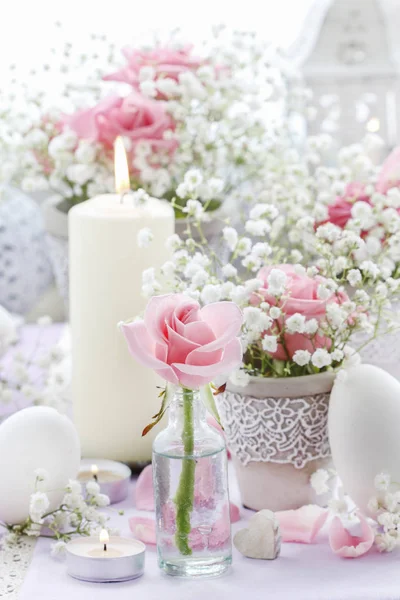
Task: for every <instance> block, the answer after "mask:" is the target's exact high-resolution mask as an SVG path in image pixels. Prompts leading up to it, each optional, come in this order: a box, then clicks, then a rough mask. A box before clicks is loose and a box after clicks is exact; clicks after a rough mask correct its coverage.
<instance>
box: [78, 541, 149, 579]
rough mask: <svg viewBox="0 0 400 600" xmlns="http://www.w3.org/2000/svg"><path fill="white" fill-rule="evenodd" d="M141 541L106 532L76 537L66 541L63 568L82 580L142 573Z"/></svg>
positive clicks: (142, 555) (132, 575)
mask: <svg viewBox="0 0 400 600" xmlns="http://www.w3.org/2000/svg"><path fill="white" fill-rule="evenodd" d="M145 550H146V547H145V545H144V544H143V543H142V542H140V541H139V540H130V539H128V538H123V537H118V536H111V537H109V536H108V533H107V531H106V530H105V529H102V530H101V532H100V536H99V537H98V538H97V537H94V536H92V537H88V538H77V539H74V540H72V542H69V543H68V544H67V570H68V573H69V575H71V577H75V579H81V580H82V581H93V582H97V583H102V582H103V583H106V582H111V581H127V580H128V579H135V578H136V577H140V575H142V574H143V570H144V559H145Z"/></svg>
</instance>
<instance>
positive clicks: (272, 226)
mask: <svg viewBox="0 0 400 600" xmlns="http://www.w3.org/2000/svg"><path fill="white" fill-rule="evenodd" d="M249 222H251V223H252V224H253V223H258V222H261V223H262V228H263V231H265V232H266V231H268V232H269V233H264V234H263V235H262V236H261V237H262V241H259V239H258V238H259V235H258V231H256V233H255V234H249V228H248V226H247V225H248V223H249ZM277 227H285V228H286V227H288V222H287V215H286V213H283V212H281V211H280V210H279V209H278V207H277V206H275V205H274V204H272V203H270V202H266V201H265V202H258V203H257V204H255V206H254V207H253V208H251V210H250V214H249V218H248V220H247V221H246V222H245V224H244V227H243V228H242V230H239V229H238V228H235V227H233V226H232V225H231V224H229V223H228V224H226V225H225V226H224V227H223V229H222V245H221V247H220V249H219V251H215V250H213V248H212V247H211V246H210V245H209V244H208V243H207V240H206V239H205V237H204V234H203V230H202V224H201V221H195V223H194V225H193V226H190V225H188V230H187V232H186V238H185V239H184V238H180V237H179V236H178V235H176V234H174V235H173V236H171V238H169V239H168V241H167V250H168V251H169V252H170V257H169V259H168V260H167V261H166V262H165V263H164V265H163V266H162V268H161V272H160V273H157V272H156V270H155V269H154V268H150V269H147V270H146V271H145V272H144V273H143V294H144V295H145V296H147V297H150V296H152V295H154V294H159V293H166V292H180V293H185V294H187V295H189V296H190V297H192V298H193V299H195V300H198V301H199V302H200V303H201V304H203V305H205V304H209V303H212V302H218V301H220V300H231V301H233V302H235V303H237V304H238V305H239V306H240V307H241V308H242V309H243V314H244V325H243V331H242V346H243V352H244V371H242V370H241V371H239V372H238V373H235V374H234V375H233V379H234V380H235V382H236V384H238V385H239V383H238V382H240V381H241V382H242V383H244V384H245V382H246V381H247V378H246V377H245V374H246V373H247V374H251V375H264V376H274V377H279V376H296V375H305V374H313V373H319V372H321V371H326V370H332V369H337V368H338V367H339V366H341V365H344V364H345V363H350V362H354V361H355V360H356V358H357V354H355V351H354V349H353V348H352V347H351V342H352V339H353V336H354V334H355V333H357V332H361V333H363V335H365V336H367V338H368V337H370V338H372V337H373V336H374V335H376V331H377V323H378V315H382V314H383V313H384V312H385V311H387V312H389V311H390V306H391V305H390V297H391V296H392V294H393V293H394V291H395V289H397V283H396V281H397V280H394V279H393V278H389V280H387V281H386V283H383V281H381V282H380V283H379V284H377V285H376V286H375V287H374V288H372V287H371V288H366V289H359V288H357V289H356V290H355V291H354V292H353V293H350V294H349V292H348V280H347V279H346V277H345V276H344V275H343V273H342V271H339V272H338V269H337V264H338V259H337V257H336V256H333V255H332V253H331V252H326V254H323V259H322V258H318V256H320V255H317V258H315V257H314V262H315V264H312V263H311V260H310V263H309V264H307V262H306V259H304V257H303V253H302V252H300V251H299V250H298V249H295V248H291V247H290V246H289V247H287V248H285V247H282V245H281V240H278V239H273V237H272V235H271V233H272V232H273V231H274V230H276V229H277ZM255 230H256V228H254V231H255ZM266 240H267V241H266ZM313 240H314V242H315V244H314V248H317V247H318V244H319V237H318V235H317V233H315V232H314V230H313V233H310V238H309V241H310V242H312V241H313ZM303 251H304V252H305V250H304V249H303ZM298 260H300V261H301V262H293V261H298ZM302 263H303V264H302ZM371 269H372V266H371V265H370V264H368V261H364V262H363V263H362V266H361V265H360V270H363V272H366V271H367V270H368V271H371ZM354 270H355V269H352V270H350V271H349V275H350V276H354V273H352V271H354ZM391 281H393V284H392V285H389V284H391ZM388 282H389V283H388ZM349 342H350V344H349Z"/></svg>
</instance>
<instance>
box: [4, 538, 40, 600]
mask: <svg viewBox="0 0 400 600" xmlns="http://www.w3.org/2000/svg"><path fill="white" fill-rule="evenodd" d="M0 542H1V540H0ZM35 544H36V538H30V537H27V536H24V537H22V538H20V539H19V540H18V542H17V543H16V544H15V545H13V546H10V547H9V546H4V547H0V565H1V569H0V598H7V600H17V599H18V595H19V588H20V587H21V585H22V584H23V582H24V578H25V575H26V572H27V570H28V568H29V565H30V562H31V560H32V555H33V551H34V549H35Z"/></svg>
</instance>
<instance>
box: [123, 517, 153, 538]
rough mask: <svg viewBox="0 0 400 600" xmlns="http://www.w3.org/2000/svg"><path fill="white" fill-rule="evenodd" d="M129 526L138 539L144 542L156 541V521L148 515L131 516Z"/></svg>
mask: <svg viewBox="0 0 400 600" xmlns="http://www.w3.org/2000/svg"><path fill="white" fill-rule="evenodd" d="M129 527H130V530H131V531H132V533H133V535H134V536H135V538H136V539H138V540H140V541H141V542H143V543H144V544H155V543H156V521H155V519H151V518H147V517H131V518H130V519H129Z"/></svg>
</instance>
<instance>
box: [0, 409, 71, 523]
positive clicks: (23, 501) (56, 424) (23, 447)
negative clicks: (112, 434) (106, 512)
mask: <svg viewBox="0 0 400 600" xmlns="http://www.w3.org/2000/svg"><path fill="white" fill-rule="evenodd" d="M0 457H1V458H0V521H3V522H4V523H9V524H15V523H21V522H22V521H24V520H25V519H26V518H27V517H28V516H29V501H30V496H31V494H32V493H33V492H34V490H35V482H36V475H35V471H36V470H37V469H44V470H45V471H46V472H47V474H48V478H47V479H46V481H45V482H43V483H42V484H41V491H45V492H46V493H47V490H51V491H49V492H48V497H49V500H50V507H49V511H50V510H54V509H55V508H57V506H58V505H59V504H60V502H61V500H62V497H63V495H64V488H65V486H66V485H67V483H68V480H69V479H74V478H76V476H77V473H78V471H79V464H80V444H79V437H78V434H77V432H76V429H75V427H74V425H73V424H72V422H71V421H70V420H69V419H68V417H66V416H64V415H61V414H60V413H58V412H57V411H56V410H55V409H54V408H48V407H42V406H36V407H32V408H25V409H24V410H21V411H19V412H17V413H15V414H14V415H12V416H11V417H9V418H8V419H6V420H5V421H4V422H3V423H2V424H1V425H0Z"/></svg>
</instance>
